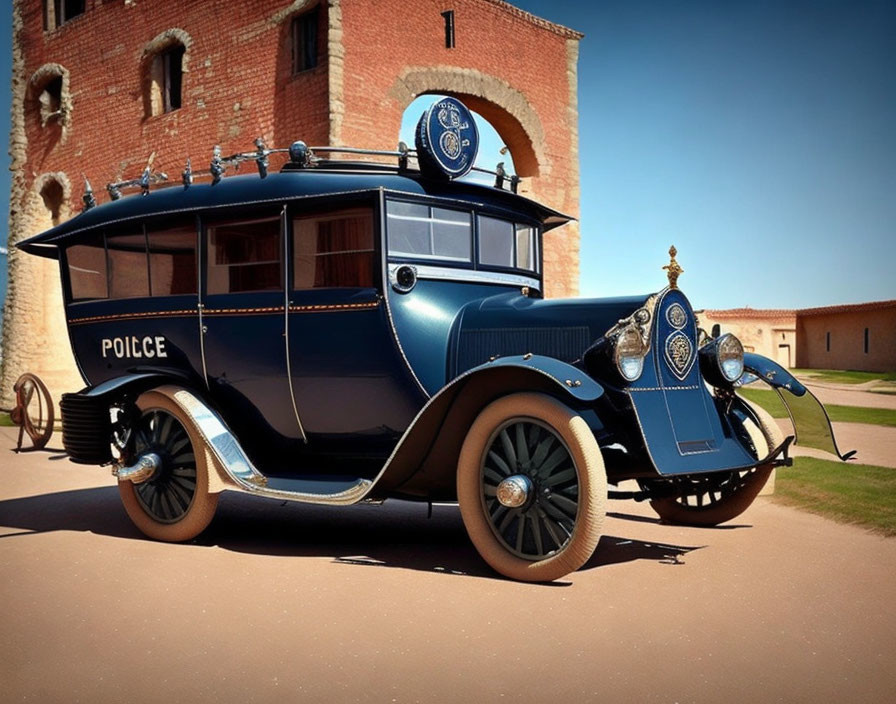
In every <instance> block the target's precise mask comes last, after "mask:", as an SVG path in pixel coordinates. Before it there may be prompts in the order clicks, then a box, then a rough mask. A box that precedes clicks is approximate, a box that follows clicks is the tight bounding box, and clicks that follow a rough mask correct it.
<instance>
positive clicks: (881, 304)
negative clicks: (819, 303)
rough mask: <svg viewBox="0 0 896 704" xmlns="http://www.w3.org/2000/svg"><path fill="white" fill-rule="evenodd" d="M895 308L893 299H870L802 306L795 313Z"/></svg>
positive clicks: (856, 311)
mask: <svg viewBox="0 0 896 704" xmlns="http://www.w3.org/2000/svg"><path fill="white" fill-rule="evenodd" d="M886 308H896V300H894V301H870V302H869V303H846V304H844V305H839V306H824V307H822V308H803V309H801V310H798V311H796V313H797V315H831V314H835V313H864V312H866V311H872V310H884V309H886Z"/></svg>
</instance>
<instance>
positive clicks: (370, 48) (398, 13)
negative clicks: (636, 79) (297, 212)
mask: <svg viewBox="0 0 896 704" xmlns="http://www.w3.org/2000/svg"><path fill="white" fill-rule="evenodd" d="M315 5H318V6H319V8H320V11H319V17H318V20H319V27H318V56H319V60H318V65H317V66H316V67H315V68H313V69H311V70H309V71H305V72H303V73H300V74H298V75H295V76H294V75H292V64H291V47H290V41H291V37H290V22H291V19H292V18H293V17H294V16H295V15H296V14H298V13H301V12H304V11H306V10H308V9H310V8H312V7H314V6H315ZM446 9H452V10H454V12H455V22H456V47H455V48H453V49H447V48H446V47H445V42H444V20H443V18H442V16H441V12H443V11H444V10H446ZM42 13H43V3H42V1H41V0H14V1H13V16H14V21H13V44H14V51H13V53H14V56H13V74H14V75H13V107H12V110H13V123H12V133H11V136H10V150H11V153H12V155H13V162H12V168H13V170H14V172H15V173H14V176H13V188H12V198H11V214H10V228H9V231H10V245H13V244H14V243H15V242H18V241H20V240H22V239H24V238H26V237H29V236H31V235H33V234H36V233H37V232H40V231H41V230H43V229H45V228H46V227H48V226H49V225H50V220H49V213H48V212H47V209H46V207H44V203H43V199H42V198H41V196H40V193H39V191H40V187H41V184H43V183H45V182H46V179H47V175H48V174H57V176H58V178H57V180H58V181H59V182H60V183H61V184H63V185H64V188H63V191H64V197H65V201H66V202H65V203H63V205H62V207H61V208H60V213H59V215H60V217H61V218H62V219H65V217H68V216H69V214H74V213H77V212H78V211H79V210H80V208H81V203H80V195H81V191H82V187H83V177H84V176H86V177H87V178H88V179H89V180H90V182H91V183H92V184H93V186H94V189H95V191H96V193H97V197H98V198H99V199H100V201H103V200H104V199H105V198H106V194H105V192H103V190H102V186H103V185H104V184H106V183H108V182H110V181H114V180H118V179H126V178H134V177H136V176H138V175H139V174H140V172H141V171H142V169H143V167H144V166H145V165H146V163H147V160H148V159H149V158H150V156H151V155H154V157H153V167H154V169H155V170H156V171H163V172H165V173H167V174H168V175H169V176H170V177H171V178H174V179H176V178H178V177H179V174H180V172H181V170H182V169H183V167H184V164H185V161H186V159H187V157H190V158H191V159H192V164H193V168H194V169H201V168H206V167H207V164H208V161H209V159H210V157H211V148H212V146H213V145H215V144H219V145H221V148H222V151H223V153H224V154H229V153H233V152H236V151H247V150H250V149H252V148H253V145H252V142H253V140H254V139H255V138H256V137H259V136H260V137H262V138H263V139H264V140H265V142H266V143H267V144H269V145H275V146H283V145H287V144H289V143H290V142H292V141H293V140H295V139H303V140H304V141H306V142H307V143H309V144H326V143H333V144H344V145H351V146H360V147H375V148H383V147H387V148H391V147H392V146H394V145H395V144H396V143H397V140H398V132H399V127H400V124H401V117H402V114H403V112H404V110H405V108H406V107H407V105H408V104H409V103H410V102H411V100H413V99H414V98H415V97H417V95H419V94H421V93H435V92H441V93H451V94H454V95H457V96H459V97H460V98H461V99H463V100H465V101H467V102H468V103H469V104H470V106H471V107H472V108H473V109H475V110H477V111H478V112H480V113H481V114H482V115H483V116H485V117H486V118H487V119H488V120H489V121H490V122H491V123H492V124H493V125H494V126H495V127H496V129H497V130H498V132H499V134H501V136H502V138H503V139H504V140H505V143H506V144H507V145H508V147H509V148H510V151H511V154H512V155H513V157H514V161H515V163H516V164H517V169H518V172H519V173H520V175H522V176H524V177H527V178H526V180H525V181H524V184H523V191H522V192H523V193H524V194H525V195H528V196H531V197H535V198H537V199H539V200H541V201H542V202H544V203H546V204H547V205H549V206H551V207H553V208H555V209H557V210H560V211H563V212H566V213H568V214H570V215H573V216H577V215H578V201H579V185H578V154H577V149H578V144H577V139H578V135H577V129H576V123H577V119H578V117H577V107H576V106H577V99H576V81H577V79H576V64H577V57H578V40H579V38H580V35H578V34H577V33H575V32H573V31H571V30H568V29H566V28H563V27H558V26H557V25H553V24H551V23H549V22H546V21H544V20H542V19H539V18H536V17H533V16H532V15H529V14H528V13H525V12H523V11H521V10H519V9H518V8H514V7H512V6H510V5H507V4H506V3H503V2H500V0H452V2H445V0H415V2H412V3H408V2H405V1H404V0H321V2H316V1H315V0H295V1H294V2H287V1H286V0H279V1H275V0H239V1H231V0H221V1H219V2H215V3H210V2H205V1H200V0H181V1H180V2H150V0H111V1H110V0H87V2H86V12H85V13H84V14H83V15H81V16H79V17H76V18H74V19H72V20H70V21H69V22H67V23H65V24H64V25H62V26H61V27H59V28H57V29H55V30H52V31H48V32H45V31H44V29H43V16H42ZM173 40H178V41H180V42H181V43H182V44H183V45H184V46H185V47H186V54H185V56H184V78H183V92H182V95H183V103H182V107H181V108H180V109H178V110H175V111H173V112H169V113H166V114H162V115H157V116H152V117H148V116H147V110H146V107H145V97H144V96H145V92H146V91H145V88H146V85H147V83H146V81H147V79H146V76H147V74H148V71H147V67H148V63H149V61H150V60H151V58H152V55H153V52H156V51H158V50H159V49H161V48H164V47H165V46H166V45H167V43H169V42H171V41H173ZM60 71H62V72H64V76H65V80H64V85H63V96H62V102H63V104H64V111H63V115H62V117H61V118H60V119H59V120H56V121H51V122H50V123H48V124H43V125H42V124H41V119H40V111H39V106H38V104H37V103H38V101H37V96H38V94H39V92H40V88H41V86H42V81H44V80H45V79H46V76H48V75H54V74H56V75H58V74H59V73H60ZM277 166H279V162H276V161H274V160H273V159H272V167H277ZM578 251H579V230H578V226H577V224H576V223H572V224H570V225H567V226H565V227H563V228H561V229H559V230H558V231H555V232H551V233H549V234H548V236H547V237H546V244H545V274H546V282H547V283H546V289H547V293H548V295H571V294H575V293H576V291H577V289H578ZM9 264H10V289H9V294H8V297H7V304H6V307H5V310H4V321H5V322H4V341H3V348H4V359H3V367H2V370H0V406H2V407H9V406H10V405H11V403H12V396H11V389H12V384H13V382H14V381H15V379H16V378H17V377H18V375H19V374H20V373H22V372H24V371H34V372H37V373H38V374H44V375H46V376H48V378H49V377H52V379H51V386H52V387H53V388H52V390H53V391H54V393H55V394H56V395H57V396H58V394H59V393H61V392H62V391H69V390H72V389H73V388H77V387H79V386H80V383H81V382H80V379H79V377H78V375H77V372H76V371H75V367H74V363H73V361H72V359H71V353H70V352H69V350H68V340H67V338H66V337H65V336H64V335H63V334H61V333H60V332H59V331H60V330H63V329H64V327H63V326H64V318H63V314H62V309H61V305H60V303H59V284H58V275H57V274H56V273H55V272H54V271H53V270H52V266H53V263H52V262H46V261H42V260H38V259H37V258H35V257H30V256H26V255H21V254H20V253H19V252H18V251H16V250H14V249H13V248H10V256H9ZM51 331H52V334H50V332H51Z"/></svg>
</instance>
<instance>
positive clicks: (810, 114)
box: [0, 0, 896, 308]
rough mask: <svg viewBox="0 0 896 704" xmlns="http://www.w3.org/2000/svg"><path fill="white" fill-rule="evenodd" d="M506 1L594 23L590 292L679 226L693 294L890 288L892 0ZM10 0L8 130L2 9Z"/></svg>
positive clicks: (630, 273) (728, 301)
mask: <svg viewBox="0 0 896 704" xmlns="http://www.w3.org/2000/svg"><path fill="white" fill-rule="evenodd" d="M514 4H515V5H517V6H518V7H521V8H522V9H525V10H528V11H531V12H533V13H535V14H537V15H540V16H542V17H545V18H546V19H549V20H552V21H554V22H558V23H561V24H564V25H567V26H569V27H572V28H574V29H577V30H579V31H582V32H584V33H585V35H586V36H585V38H584V39H583V40H582V42H581V46H580V59H579V112H580V124H579V135H580V157H581V187H582V208H581V230H582V249H581V271H582V276H581V292H582V294H583V295H593V296H613V295H624V294H631V293H640V292H646V291H648V290H654V289H658V288H659V287H661V286H662V284H663V283H664V274H663V272H662V271H661V270H660V267H661V266H662V265H663V264H664V263H665V262H666V260H667V254H666V252H667V250H668V248H669V245H670V244H672V243H674V244H675V245H676V246H677V247H678V250H679V255H678V260H679V262H680V264H681V265H682V266H683V267H684V269H685V273H684V274H683V275H682V278H681V281H680V284H681V286H682V288H683V290H684V291H685V292H686V293H687V294H688V295H689V297H690V298H691V300H692V302H693V303H694V305H695V306H697V307H709V308H725V307H735V306H743V305H750V306H753V307H756V308H779V307H781V308H784V307H786V308H799V307H810V306H820V305H829V304H837V303H847V302H860V301H868V300H879V299H889V298H896V277H894V276H893V274H892V273H891V271H890V269H891V268H892V266H893V262H894V261H896V236H894V235H896V232H894V230H896V128H894V126H896V3H894V2H891V1H875V0H855V1H847V0H774V1H767V0H741V1H739V2H724V1H723V0H599V1H596V2H575V1H573V0H550V1H547V0H516V1H515V2H514ZM3 5H4V9H3V10H2V12H3V17H2V23H0V134H3V135H7V134H8V133H9V109H8V107H9V106H8V101H9V89H8V85H9V74H10V68H9V64H10V47H9V31H10V13H11V11H10V7H9V4H8V3H3ZM457 32H458V36H460V33H461V32H463V17H462V15H459V16H458V17H457ZM508 60H509V61H512V60H513V57H512V56H508ZM4 159H7V160H6V161H3V162H2V175H0V194H2V195H0V209H2V212H4V213H5V212H7V208H8V200H7V199H8V191H9V176H8V171H7V169H6V166H7V164H8V158H7V157H5V155H4ZM496 160H497V159H496V158H495V157H494V155H489V156H488V158H487V161H488V163H489V165H492V164H493V163H494V162H495V161H496ZM4 221H5V220H4Z"/></svg>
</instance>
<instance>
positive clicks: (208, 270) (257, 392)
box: [201, 205, 303, 473]
mask: <svg viewBox="0 0 896 704" xmlns="http://www.w3.org/2000/svg"><path fill="white" fill-rule="evenodd" d="M284 213H285V208H284V206H282V205H280V206H276V207H272V208H266V209H261V210H246V209H242V210H240V211H238V212H234V211H229V212H227V213H223V214H219V215H214V216H207V217H204V218H203V242H204V244H205V248H204V250H205V251H204V274H205V276H204V280H203V282H202V287H201V288H202V304H203V305H202V309H201V314H202V326H203V327H202V346H203V355H204V360H205V375H206V379H207V382H208V387H209V391H210V393H211V395H212V398H213V399H214V400H215V401H216V402H217V404H218V406H219V408H220V409H221V411H222V413H223V414H224V417H225V420H226V421H227V422H228V424H229V425H231V427H232V429H233V430H234V432H235V433H236V436H237V438H238V440H239V441H240V442H241V443H242V444H243V445H244V446H245V447H246V449H247V451H248V452H249V454H250V457H252V458H253V460H254V461H256V462H257V463H258V464H259V468H260V469H261V470H262V471H263V472H266V473H267V472H269V471H272V470H276V469H277V468H276V467H271V466H270V465H271V462H272V461H277V462H284V463H286V462H288V457H286V456H285V455H286V454H288V452H286V451H288V449H289V448H290V446H291V445H292V444H295V443H298V444H303V437H302V432H301V428H300V426H299V424H298V421H297V418H296V414H295V410H294V408H293V404H292V398H291V394H290V390H289V384H288V374H287V357H286V344H285V335H286V316H285V291H284V285H285V279H286V276H285V270H284V265H283V262H284V260H285V256H286V253H285V246H286V239H285V222H286V221H285V215H284ZM272 458H273V459H272Z"/></svg>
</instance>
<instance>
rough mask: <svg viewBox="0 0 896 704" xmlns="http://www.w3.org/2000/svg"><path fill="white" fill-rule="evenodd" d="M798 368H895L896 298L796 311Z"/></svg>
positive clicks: (868, 369)
mask: <svg viewBox="0 0 896 704" xmlns="http://www.w3.org/2000/svg"><path fill="white" fill-rule="evenodd" d="M796 336H797V345H798V347H797V355H796V364H797V366H798V367H802V368H809V369H855V370H859V371H868V372H892V371H896V300H894V301H873V302H871V303H856V304H852V305H842V306H828V307H825V308H807V309H804V310H798V311H797V312H796Z"/></svg>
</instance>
